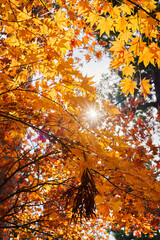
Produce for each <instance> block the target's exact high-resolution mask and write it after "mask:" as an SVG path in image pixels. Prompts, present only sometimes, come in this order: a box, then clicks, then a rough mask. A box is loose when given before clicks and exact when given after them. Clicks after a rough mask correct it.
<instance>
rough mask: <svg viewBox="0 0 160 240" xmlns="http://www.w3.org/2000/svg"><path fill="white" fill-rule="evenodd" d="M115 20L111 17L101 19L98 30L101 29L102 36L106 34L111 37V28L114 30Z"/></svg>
mask: <svg viewBox="0 0 160 240" xmlns="http://www.w3.org/2000/svg"><path fill="white" fill-rule="evenodd" d="M112 24H113V20H112V19H111V18H109V17H107V18H104V17H101V18H100V20H99V24H98V26H97V29H100V36H101V35H102V34H103V33H104V32H105V33H106V34H107V35H109V33H110V31H111V28H112Z"/></svg>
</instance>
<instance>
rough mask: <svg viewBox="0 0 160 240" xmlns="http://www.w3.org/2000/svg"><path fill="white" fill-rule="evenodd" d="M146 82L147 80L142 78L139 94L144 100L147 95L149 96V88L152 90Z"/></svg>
mask: <svg viewBox="0 0 160 240" xmlns="http://www.w3.org/2000/svg"><path fill="white" fill-rule="evenodd" d="M148 82H149V80H147V79H146V78H144V79H143V80H142V81H141V83H140V85H141V94H143V96H144V98H146V96H147V94H150V88H152V86H151V85H150V84H149V83H148Z"/></svg>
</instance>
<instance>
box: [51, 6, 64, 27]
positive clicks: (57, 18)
mask: <svg viewBox="0 0 160 240" xmlns="http://www.w3.org/2000/svg"><path fill="white" fill-rule="evenodd" d="M65 15H66V14H65V12H62V11H61V9H60V10H59V11H58V12H57V13H56V14H55V16H54V20H55V21H56V23H57V25H58V27H59V28H60V29H63V28H64V27H67V23H66V20H67V18H66V16H65Z"/></svg>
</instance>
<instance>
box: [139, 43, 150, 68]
mask: <svg viewBox="0 0 160 240" xmlns="http://www.w3.org/2000/svg"><path fill="white" fill-rule="evenodd" d="M153 56H154V55H153V54H152V53H151V52H150V49H149V48H148V47H145V48H144V50H143V53H142V54H141V55H140V57H139V61H138V63H140V62H143V63H144V66H145V67H147V66H148V64H149V62H151V63H152V64H154V58H153Z"/></svg>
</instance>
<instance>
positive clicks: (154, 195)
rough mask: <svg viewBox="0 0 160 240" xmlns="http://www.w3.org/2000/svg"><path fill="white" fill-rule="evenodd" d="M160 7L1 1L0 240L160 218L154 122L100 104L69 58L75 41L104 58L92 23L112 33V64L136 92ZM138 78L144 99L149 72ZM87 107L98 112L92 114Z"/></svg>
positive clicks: (141, 224) (154, 49) (147, 227)
mask: <svg viewBox="0 0 160 240" xmlns="http://www.w3.org/2000/svg"><path fill="white" fill-rule="evenodd" d="M158 6H159V5H158V1H155V0H150V1H147V0H141V1H139V0H134V1H131V0H124V1H102V0H101V1H100V0H93V1H88V0H80V1H77V0H72V1H70V0H68V1H66V0H57V1H53V2H52V1H49V0H25V1H24V0H23V1H22V0H7V1H6V0H1V5H0V32H1V35H0V48H1V52H0V69H1V70H0V76H1V78H0V104H1V108H0V121H1V126H0V140H1V141H0V144H1V148H0V153H1V161H0V174H1V180H0V187H1V190H0V221H1V224H0V229H1V233H2V234H1V235H2V237H3V239H5V238H6V239H7V237H8V236H10V237H13V236H15V237H17V239H24V238H30V239H32V238H34V239H35V237H36V238H37V239H38V238H40V239H56V238H63V239H81V235H82V234H83V231H85V230H86V231H87V228H89V227H86V229H85V227H84V226H81V225H80V224H79V223H77V224H76V223H75V225H74V222H73V223H72V224H70V221H71V219H72V220H75V222H76V221H77V220H82V219H83V218H86V219H88V218H90V217H93V220H91V226H92V224H95V225H96V224H97V225H96V226H97V229H98V228H99V222H97V221H98V219H99V218H102V219H103V220H104V223H105V222H106V221H109V222H111V224H113V225H114V224H118V226H125V228H126V231H127V229H130V228H131V227H132V226H133V225H134V226H135V230H137V229H138V230H139V231H142V232H144V233H150V232H152V231H153V229H155V230H156V229H157V227H158V226H159V215H158V214H159V213H158V207H159V204H160V185H159V181H158V174H159V172H158V169H159V167H160V161H159V158H158V154H159V152H158V151H159V150H158V147H156V145H155V144H154V142H153V140H152V132H153V131H154V130H155V129H154V128H151V127H150V125H149V121H148V120H146V122H145V121H143V120H142V119H138V120H137V122H136V123H135V124H134V125H131V124H130V122H131V121H132V118H133V116H132V113H130V114H128V115H124V114H123V113H120V111H119V110H118V109H116V108H115V106H113V105H111V104H110V103H109V102H105V101H104V102H103V104H99V103H98V101H97V93H96V90H95V87H94V85H93V82H92V79H91V78H88V77H87V76H85V77H84V76H83V75H82V73H80V71H79V70H78V67H77V66H78V62H79V59H78V58H76V57H74V51H75V49H81V50H82V51H84V54H85V56H86V60H89V59H90V58H92V56H93V55H95V56H96V57H97V58H98V59H100V58H101V56H102V54H103V52H102V51H101V50H99V49H98V48H96V47H98V46H99V43H97V41H96V38H95V29H96V31H99V33H100V35H103V34H107V35H110V33H111V32H114V33H116V34H117V37H116V40H115V41H113V42H111V43H110V44H112V46H111V48H110V49H109V51H110V52H111V53H112V54H113V55H112V57H113V60H112V62H111V68H114V69H117V68H119V67H121V68H122V71H123V75H124V80H123V81H122V84H121V86H122V87H123V90H122V91H123V92H126V94H129V93H131V94H132V95H133V94H134V90H135V88H136V84H137V83H136V82H135V81H133V76H134V74H135V72H136V71H138V66H140V65H141V64H143V65H144V67H146V66H148V65H149V64H152V65H154V66H155V65H156V66H157V68H159V67H160V59H159V56H160V49H159V45H158V40H159V25H160V24H159V22H160V13H159V12H158V11H157V8H158ZM144 38H147V43H146V41H145V42H144V41H143V40H144ZM152 39H154V40H155V39H156V40H155V41H154V42H152ZM101 44H102V45H103V42H102V43H101ZM96 49H98V50H96ZM86 52H87V53H86ZM146 56H147V57H146ZM139 84H140V85H141V93H142V94H143V95H144V97H146V95H147V94H149V93H150V88H151V86H150V84H149V80H148V79H141V78H139ZM89 109H96V110H97V112H98V114H99V115H98V116H99V117H98V118H97V119H93V120H92V121H90V119H88V116H87V114H86V113H87V112H88V111H89ZM152 117H153V116H151V118H152ZM159 120H160V117H159V115H157V118H156V121H159ZM144 143H145V144H144ZM95 214H96V215H95ZM81 230H82V231H81ZM95 231H97V230H95ZM88 238H91V235H88Z"/></svg>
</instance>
